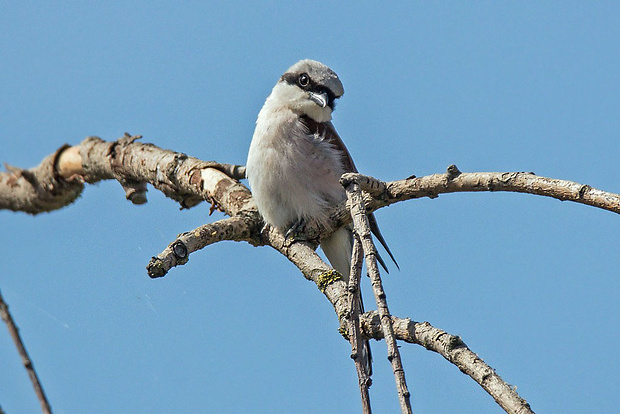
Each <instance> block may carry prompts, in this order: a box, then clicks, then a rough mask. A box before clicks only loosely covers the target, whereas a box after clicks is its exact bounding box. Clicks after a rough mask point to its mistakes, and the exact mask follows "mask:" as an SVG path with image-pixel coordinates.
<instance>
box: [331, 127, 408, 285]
mask: <svg viewBox="0 0 620 414" xmlns="http://www.w3.org/2000/svg"><path fill="white" fill-rule="evenodd" d="M320 125H321V126H323V128H324V131H319V132H320V133H323V132H324V133H325V135H324V136H325V139H326V140H327V141H329V142H330V143H331V144H332V145H333V146H334V147H335V148H336V149H337V150H339V151H340V153H341V154H342V162H343V166H344V170H345V172H357V168H356V167H355V163H354V162H353V158H351V154H350V153H349V150H348V149H347V147H346V145H344V142H342V139H341V138H340V135H338V133H337V132H336V129H335V128H334V125H333V124H332V123H331V122H325V123H323V124H320ZM368 222H369V224H370V230H371V231H372V234H374V235H375V237H376V238H377V240H379V243H381V245H382V246H383V248H384V249H385V251H386V252H387V253H388V255H389V256H390V259H392V261H393V262H394V264H395V265H396V268H397V269H398V270H400V266H398V262H397V261H396V259H395V258H394V255H393V254H392V252H391V251H390V248H389V247H388V245H387V242H386V241H385V239H384V238H383V235H382V234H381V230H379V225H378V224H377V219H376V218H375V215H374V213H371V214H369V215H368ZM377 260H379V263H381V267H383V269H385V271H386V272H387V273H389V271H388V269H387V266H386V265H385V262H384V261H383V259H382V258H381V256H380V255H379V254H377Z"/></svg>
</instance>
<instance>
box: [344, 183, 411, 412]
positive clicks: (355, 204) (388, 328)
mask: <svg viewBox="0 0 620 414" xmlns="http://www.w3.org/2000/svg"><path fill="white" fill-rule="evenodd" d="M341 183H342V185H343V186H344V188H345V190H346V191H347V197H348V199H349V203H348V204H349V209H350V211H351V217H352V218H353V224H354V229H355V232H356V233H357V235H358V236H359V238H360V240H361V243H362V247H363V249H364V257H365V258H366V269H367V270H368V275H369V276H370V281H371V284H372V289H373V292H374V294H375V302H376V303H377V309H378V311H379V317H380V319H381V327H382V329H383V338H384V339H385V343H386V344H387V348H388V360H389V361H390V363H391V364H392V370H393V371H394V379H395V380H396V390H397V392H398V401H399V402H400V409H401V411H402V412H403V413H405V414H407V413H411V412H412V411H411V402H410V399H409V397H410V394H409V389H408V388H407V381H406V380H405V370H404V368H403V363H402V361H401V359H400V352H399V351H398V345H397V344H396V338H395V337H394V329H393V327H392V318H391V315H390V310H389V308H388V304H387V299H386V296H385V291H384V290H383V284H382V282H381V276H380V274H379V268H378V266H377V248H376V247H375V244H374V243H373V241H372V235H371V233H370V223H369V222H368V216H367V215H366V208H365V206H364V201H363V200H362V190H361V189H360V185H359V184H358V183H357V181H355V180H348V179H347V178H346V177H343V178H342V180H341Z"/></svg>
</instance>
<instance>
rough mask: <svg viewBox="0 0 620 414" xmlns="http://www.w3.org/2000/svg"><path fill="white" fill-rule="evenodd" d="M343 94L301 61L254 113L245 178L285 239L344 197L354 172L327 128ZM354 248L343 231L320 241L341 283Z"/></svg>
mask: <svg viewBox="0 0 620 414" xmlns="http://www.w3.org/2000/svg"><path fill="white" fill-rule="evenodd" d="M343 94H344V88H343V86H342V83H341V82H340V79H339V78H338V75H336V73H335V72H334V71H332V70H331V69H330V68H328V67H327V66H325V65H324V64H322V63H320V62H317V61H314V60H301V61H299V62H297V63H296V64H294V65H293V66H291V67H290V68H289V69H288V70H287V71H286V72H285V73H284V75H282V76H281V77H280V79H279V80H278V83H276V86H275V87H274V88H273V90H272V91H271V94H270V95H269V97H267V100H266V101H265V104H264V105H263V108H262V109H261V111H260V113H259V114H258V119H257V121H256V129H255V131H254V136H253V137H252V143H251V145H250V151H249V153H248V161H247V164H246V174H247V177H248V180H249V182H250V188H251V189H252V194H253V196H254V200H255V201H256V205H257V206H258V211H259V212H260V214H261V215H262V216H263V218H264V220H265V222H267V223H269V224H271V225H272V226H274V227H277V228H278V229H280V230H281V231H283V232H287V231H291V229H293V230H294V229H296V228H298V227H299V226H300V225H301V224H302V223H303V222H305V221H309V220H316V221H317V222H322V223H326V222H327V221H328V220H329V214H328V213H329V209H330V208H331V207H334V206H336V205H337V204H339V203H341V202H342V201H344V200H345V199H346V198H347V196H346V192H345V190H344V188H343V187H342V185H341V184H340V176H341V175H342V174H344V173H346V172H356V171H357V170H356V168H355V165H354V164H353V160H352V159H351V155H350V154H349V151H348V150H347V148H346V147H345V145H344V143H343V142H342V140H341V139H340V137H339V136H338V134H337V133H336V130H335V129H334V126H333V125H332V123H331V119H332V112H333V110H334V107H335V105H336V99H338V98H340V97H341V96H342V95H343ZM368 218H369V220H370V225H371V229H372V231H373V233H374V235H375V236H376V237H377V239H378V240H379V242H381V244H382V245H383V247H385V249H386V251H387V252H388V254H389V255H390V257H391V258H392V260H394V256H393V255H392V253H391V252H390V249H389V248H388V246H387V244H386V242H385V240H384V239H383V236H382V235H381V232H380V231H379V227H378V226H377V221H376V220H375V217H374V215H372V214H370V215H369V217H368ZM352 246H353V235H352V232H351V228H350V227H349V226H347V227H343V228H340V229H338V230H336V231H335V232H334V233H333V234H332V235H331V236H330V237H328V238H325V239H322V240H321V248H322V249H323V252H324V253H325V255H326V256H327V258H328V260H329V262H330V263H331V265H332V266H333V267H334V269H336V270H337V271H338V272H340V273H341V274H342V276H343V278H344V279H345V281H347V280H348V278H349V271H350V270H349V269H350V264H351V251H352ZM378 259H379V261H380V263H381V265H382V266H383V268H384V269H386V270H387V268H386V266H385V263H384V262H383V260H382V259H381V258H380V257H379V258H378ZM394 263H396V261H395V260H394ZM397 266H398V264H397ZM362 309H363V308H362ZM365 351H366V352H363V353H362V354H363V355H362V356H363V358H365V365H366V366H367V370H368V373H369V372H370V347H369V344H368V343H366V350H365Z"/></svg>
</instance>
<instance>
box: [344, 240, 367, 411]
mask: <svg viewBox="0 0 620 414" xmlns="http://www.w3.org/2000/svg"><path fill="white" fill-rule="evenodd" d="M363 260H364V254H363V251H362V246H361V241H360V238H359V236H358V235H357V234H356V233H353V251H352V253H351V270H350V271H349V286H348V290H349V298H350V300H349V307H350V309H351V314H350V315H351V316H350V317H349V342H351V358H353V360H354V361H355V370H356V371H357V378H358V380H359V381H358V382H359V387H360V395H361V397H362V412H363V413H364V414H371V407H370V394H369V393H368V388H369V387H370V385H371V384H372V380H371V379H370V377H369V376H368V375H369V373H367V372H366V371H367V368H366V367H365V366H364V360H363V358H362V355H361V351H360V350H361V349H362V348H363V346H364V340H363V339H362V335H361V332H360V312H361V309H360V305H361V303H362V299H361V294H360V276H361V274H362V263H363ZM368 363H369V364H372V360H371V356H370V355H368Z"/></svg>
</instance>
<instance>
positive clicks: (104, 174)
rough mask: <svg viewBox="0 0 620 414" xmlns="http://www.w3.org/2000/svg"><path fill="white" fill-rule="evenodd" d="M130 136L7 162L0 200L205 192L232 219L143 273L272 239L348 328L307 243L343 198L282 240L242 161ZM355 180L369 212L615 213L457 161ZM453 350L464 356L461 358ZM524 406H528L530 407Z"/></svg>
mask: <svg viewBox="0 0 620 414" xmlns="http://www.w3.org/2000/svg"><path fill="white" fill-rule="evenodd" d="M137 138H139V137H131V136H129V135H126V136H125V137H124V138H121V139H119V140H118V141H114V142H106V141H102V140H101V139H99V138H96V137H91V138H87V139H86V140H85V141H83V142H82V143H81V144H80V145H78V146H75V147H68V146H63V147H61V148H60V149H59V150H58V151H56V152H55V153H54V154H52V155H51V156H49V157H47V158H46V159H44V160H43V162H42V163H41V165H39V166H38V167H35V168H32V169H29V170H21V169H17V168H14V167H7V169H8V172H7V173H0V209H11V210H13V211H24V212H27V213H30V214H37V213H41V212H45V211H51V210H54V209H58V208H61V207H63V206H66V205H69V204H71V203H72V202H74V201H75V200H76V199H77V198H78V197H79V195H80V193H81V191H82V189H83V183H84V182H88V183H94V182H96V181H99V180H104V179H115V180H117V181H119V182H120V183H121V184H122V185H123V187H124V189H125V195H126V197H127V198H128V199H129V200H130V201H132V202H133V203H136V204H140V203H142V202H144V201H146V198H145V195H146V194H145V183H150V184H152V185H153V186H154V187H155V188H157V189H158V190H160V191H162V192H163V193H164V194H165V195H166V196H168V197H170V198H172V199H174V200H175V201H178V202H179V203H180V204H181V207H182V208H190V207H192V206H195V205H196V204H198V203H200V202H201V201H202V200H207V201H209V202H211V209H212V210H213V209H216V208H217V209H219V210H221V211H223V212H224V213H226V214H227V215H229V216H230V219H225V220H221V221H219V222H216V223H212V224H208V225H205V226H201V227H200V228H198V229H196V230H195V231H191V232H188V233H184V234H183V235H181V236H179V238H178V239H177V240H175V241H174V242H173V243H171V245H170V246H169V247H168V248H167V249H166V250H164V251H163V252H162V253H160V254H159V255H158V256H157V258H154V259H153V260H152V261H151V263H152V264H153V265H152V266H151V264H150V265H149V274H150V275H151V276H152V277H158V276H163V275H164V274H166V272H167V271H168V270H170V269H171V268H172V267H173V266H176V265H181V264H184V263H186V262H187V259H188V257H189V254H190V253H191V252H193V251H196V250H199V249H201V248H203V247H205V246H207V245H209V244H211V243H214V242H217V241H219V240H236V241H242V240H244V241H247V242H249V243H251V244H253V245H255V246H259V245H266V246H270V247H272V248H274V249H276V250H278V251H279V252H280V253H282V254H283V255H284V256H285V257H286V258H287V259H289V260H290V261H291V262H293V263H294V264H295V265H296V266H297V267H298V268H299V269H300V270H301V271H302V273H303V275H304V276H305V277H306V278H307V279H308V280H312V281H313V282H314V283H315V284H316V285H317V287H318V288H319V289H320V290H321V292H323V293H324V294H325V296H326V297H327V299H328V300H329V301H330V303H331V304H332V305H333V307H334V310H335V311H336V314H337V315H338V319H339V320H340V322H341V325H342V326H341V329H342V331H343V332H348V331H349V329H348V323H349V322H348V321H347V316H348V315H349V312H350V307H349V303H348V299H349V297H350V295H349V292H348V290H347V286H346V284H345V283H344V281H343V280H342V277H341V276H340V275H339V274H338V273H337V272H335V271H334V270H333V269H332V268H331V267H330V266H328V265H327V264H326V263H325V262H323V261H322V260H321V258H320V257H319V256H318V255H317V254H316V252H315V251H314V250H315V249H316V247H317V246H318V243H319V241H320V239H321V237H326V236H328V235H330V234H331V233H332V232H333V231H335V230H336V229H337V228H339V227H341V226H343V225H345V224H348V223H350V222H351V216H350V214H349V213H348V211H347V209H346V205H345V203H342V204H341V205H340V206H338V207H335V208H334V210H333V211H332V212H331V214H330V216H331V217H332V223H330V224H329V225H327V226H319V225H318V224H316V223H309V224H308V225H307V226H306V229H305V240H301V239H298V240H287V239H285V238H284V236H283V235H282V234H281V233H280V232H278V231H276V230H274V229H272V228H271V227H270V226H264V225H263V223H262V220H261V218H260V215H259V214H258V211H257V209H256V206H255V204H254V201H253V200H252V196H251V193H250V192H249V190H248V189H247V188H246V187H245V186H243V185H242V184H241V183H239V182H238V181H237V179H240V178H243V177H244V175H245V169H244V167H242V166H236V165H231V164H220V163H217V162H204V161H201V160H199V159H196V158H192V157H188V156H187V155H185V154H182V153H177V152H173V151H169V150H163V149H160V148H158V147H156V146H154V145H150V144H140V143H137V142H134V141H135V140H136V139H137ZM356 180H357V181H358V182H359V184H360V186H361V187H362V189H363V190H365V191H368V192H369V194H365V195H364V204H365V207H366V211H367V212H371V211H375V210H377V209H379V208H381V207H384V206H388V205H391V204H394V203H397V202H400V201H405V200H410V199H414V198H421V197H430V198H436V197H437V196H438V195H439V194H442V193H452V192H474V191H476V192H477V191H512V192H521V193H530V194H537V195H542V196H547V197H553V198H556V199H559V200H563V201H564V200H569V201H574V202H578V203H582V204H587V205H591V206H594V207H598V208H602V209H605V210H609V211H612V212H616V213H620V195H618V194H613V193H608V192H604V191H601V190H597V189H594V188H592V187H590V186H587V185H582V184H578V183H575V182H571V181H564V180H556V179H552V178H546V177H539V176H536V175H534V174H531V173H520V172H511V173H510V172H505V173H461V172H460V171H459V170H458V168H456V167H455V166H450V167H449V168H448V172H447V173H444V174H434V175H430V176H426V177H421V178H415V177H410V178H408V179H405V180H400V181H393V182H389V183H384V182H382V181H379V180H376V179H373V178H371V177H365V176H361V175H357V178H356ZM370 194H372V196H371V195H370ZM214 233H215V234H214ZM392 319H393V320H395V321H397V322H394V326H393V328H394V333H395V335H396V338H398V339H402V340H405V341H407V342H413V343H420V344H422V345H424V346H427V347H429V349H433V350H435V351H438V352H441V349H442V348H441V346H439V347H438V348H436V349H435V348H432V347H431V346H430V345H426V344H427V342H424V343H421V342H416V341H415V340H414V339H415V338H416V337H417V338H418V339H419V338H420V337H421V336H420V335H421V333H420V332H418V328H417V327H416V328H415V335H417V336H416V337H414V336H412V335H413V334H410V335H409V336H407V335H405V333H404V331H402V329H404V328H402V327H401V325H400V322H398V321H400V320H399V319H397V318H394V317H392ZM364 321H366V322H364ZM362 323H363V324H364V323H366V324H368V321H367V316H366V315H364V316H363V317H362ZM373 323H374V322H373ZM377 323H378V325H377V326H380V321H377ZM409 323H410V324H411V323H413V322H409ZM369 326H370V325H369ZM429 326H430V325H429ZM372 329H374V325H372ZM372 329H371V330H368V331H365V332H366V335H368V336H372V337H376V338H379V337H382V335H383V334H382V333H381V334H379V333H377V332H375V331H374V330H372ZM433 329H434V328H433ZM381 332H382V331H381ZM412 332H413V331H412ZM447 335H448V334H446V333H442V334H441V335H440V336H441V337H442V338H446V337H448V336H447ZM407 338H408V339H409V340H408V339H407ZM429 343H430V342H429ZM461 349H462V348H459V347H456V348H454V350H453V351H454V352H453V353H442V355H444V357H446V358H447V359H448V360H450V361H451V362H453V363H455V364H457V366H459V368H460V369H461V370H462V371H463V372H465V373H467V374H468V375H470V376H471V377H472V378H473V379H474V380H476V381H477V382H479V383H480V384H481V385H482V386H483V387H484V388H485V389H486V390H487V392H489V393H490V394H491V395H492V396H493V398H495V399H496V400H497V401H498V402H500V401H503V399H504V397H502V396H503V395H510V396H512V397H510V398H512V400H514V401H517V402H518V401H520V402H521V403H519V404H520V405H519V404H513V405H510V404H507V405H504V404H506V403H501V402H500V405H502V407H504V408H505V409H507V408H506V407H512V406H514V407H520V406H527V403H525V402H524V401H523V400H521V399H520V398H519V397H518V395H517V394H516V393H515V392H514V390H512V391H510V387H509V386H507V385H506V384H505V383H504V382H503V381H501V378H499V377H498V376H497V375H496V374H494V372H493V370H492V369H491V368H489V367H488V366H486V365H484V367H487V368H488V369H487V368H485V370H486V371H485V372H487V373H486V374H483V375H482V376H480V375H479V371H478V370H476V369H473V368H471V366H473V365H471V364H469V365H468V364H466V363H464V360H465V359H467V358H469V359H471V361H473V364H474V365H476V364H480V363H481V360H480V359H478V358H477V357H475V354H473V353H472V352H471V351H469V350H467V351H468V352H469V354H467V353H461V351H460V350H461ZM446 352H447V351H446ZM446 355H448V356H446ZM460 355H470V357H467V358H465V357H462V358H461V357H460ZM459 364H461V365H459ZM495 382H498V383H501V384H502V385H501V386H499V389H500V391H496V390H495V387H496V385H494V384H495ZM527 407H528V409H529V406H527ZM519 410H520V408H518V409H516V410H512V409H511V410H508V409H507V411H509V412H531V411H527V410H522V411H519Z"/></svg>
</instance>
